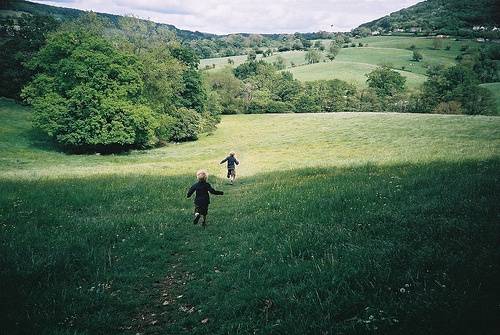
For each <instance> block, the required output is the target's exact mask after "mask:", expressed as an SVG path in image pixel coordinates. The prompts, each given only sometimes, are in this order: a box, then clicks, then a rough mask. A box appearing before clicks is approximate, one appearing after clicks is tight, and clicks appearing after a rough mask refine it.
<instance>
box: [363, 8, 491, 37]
mask: <svg viewBox="0 0 500 335" xmlns="http://www.w3.org/2000/svg"><path fill="white" fill-rule="evenodd" d="M498 26H500V2H498V1H497V0H476V1H470V0H427V1H423V2H420V3H418V4H416V5H414V6H411V7H408V8H405V9H402V10H400V11H397V12H394V13H391V14H389V15H386V16H384V17H382V18H379V19H376V20H373V21H371V22H367V23H364V24H362V25H360V26H359V27H358V28H357V29H355V31H356V30H357V31H359V30H360V29H361V28H368V29H370V30H371V31H377V30H379V31H384V32H390V31H405V32H434V33H442V34H447V35H458V36H460V35H462V36H463V35H465V36H470V35H471V34H473V33H474V32H477V33H478V34H487V33H488V32H492V31H493V29H494V28H495V27H498ZM474 27H476V29H474ZM495 32H496V33H498V30H496V31H493V33H495Z"/></svg>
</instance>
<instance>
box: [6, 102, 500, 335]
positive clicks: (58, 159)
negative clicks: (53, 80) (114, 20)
mask: <svg viewBox="0 0 500 335" xmlns="http://www.w3.org/2000/svg"><path fill="white" fill-rule="evenodd" d="M29 119H30V110H29V109H28V108H24V107H19V106H17V105H14V104H12V103H10V102H8V101H5V100H2V101H1V103H0V127H1V128H0V145H1V146H0V159H1V160H0V169H1V171H2V174H1V177H0V324H2V330H3V331H5V332H6V333H8V334H34V333H37V334H136V333H141V334H188V333H189V334H249V333H254V334H306V333H308V334H326V333H328V334H367V333H370V334H372V333H373V334H494V333H495V331H496V329H498V327H499V326H500V324H499V320H498V317H497V316H498V311H499V310H498V308H499V307H498V301H499V299H500V287H499V282H498V278H499V275H500V253H499V251H498V236H499V234H500V228H499V225H498V219H499V216H500V211H499V207H498V203H499V201H500V196H499V194H500V193H499V191H500V189H499V185H500V184H499V177H500V174H499V171H500V157H499V155H500V130H499V129H500V118H497V117H485V116H478V117H468V116H441V115H401V114H372V113H367V114H360V113H351V114H344V113H339V114H309V115H299V114H287V115H237V116H226V117H224V118H223V121H222V123H221V124H220V126H219V129H218V130H217V131H216V132H214V134H212V135H209V136H204V137H202V138H201V139H200V140H199V141H197V142H193V143H183V144H172V145H169V146H167V147H164V148H159V149H155V150H150V151H133V152H130V153H128V154H122V155H108V156H104V155H100V156H98V155H67V154H64V153H63V152H58V151H55V150H54V148H53V147H52V146H51V145H49V144H47V143H46V142H45V141H43V140H42V139H40V137H39V136H38V135H37V134H36V133H33V131H31V130H30V129H29ZM248 129H251V130H252V131H250V132H249V131H248ZM230 149H235V150H236V151H237V153H238V157H239V158H240V160H241V165H240V166H239V168H238V175H239V177H240V179H238V181H237V183H236V185H234V186H230V185H227V184H226V183H225V182H224V181H223V180H222V179H221V178H222V177H223V174H224V169H223V168H220V167H219V165H218V161H219V160H220V159H221V158H222V157H224V155H225V153H226V152H227V151H228V150H230ZM200 167H204V168H207V169H208V170H209V172H210V173H211V174H212V176H211V177H210V181H211V182H212V184H213V185H214V186H215V188H216V189H221V190H224V191H225V195H224V196H221V197H213V199H212V205H211V209H210V214H209V221H208V227H207V228H206V229H202V228H201V227H199V226H193V225H192V223H191V221H190V220H191V213H192V202H191V200H188V199H185V191H186V189H187V188H188V187H189V186H190V184H191V183H192V182H193V174H194V171H195V170H196V169H198V168H200Z"/></svg>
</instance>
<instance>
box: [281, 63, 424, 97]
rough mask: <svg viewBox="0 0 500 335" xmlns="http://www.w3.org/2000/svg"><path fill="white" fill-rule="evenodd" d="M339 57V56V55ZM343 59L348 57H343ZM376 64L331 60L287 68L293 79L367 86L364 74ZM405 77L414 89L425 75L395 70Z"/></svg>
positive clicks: (420, 83) (375, 66)
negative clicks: (331, 80)
mask: <svg viewBox="0 0 500 335" xmlns="http://www.w3.org/2000/svg"><path fill="white" fill-rule="evenodd" d="M339 58H340V57H339ZM345 59H348V58H347V57H345ZM376 68H377V65H373V64H367V63H360V62H354V61H353V62H351V61H341V60H334V61H333V62H322V63H316V64H311V65H306V66H298V67H294V68H291V69H288V71H290V72H291V73H292V74H293V77H294V78H295V79H298V80H300V81H314V80H330V79H340V80H344V81H346V82H348V83H351V84H354V85H356V86H358V87H368V85H367V83H366V79H367V77H366V74H368V73H370V72H371V71H373V70H375V69H376ZM397 72H399V73H400V74H401V75H402V76H404V77H405V78H406V86H407V87H408V88H410V89H414V88H417V87H419V86H420V85H422V84H423V83H424V82H425V80H426V78H427V77H426V76H425V75H421V74H416V73H412V72H408V71H400V70H397Z"/></svg>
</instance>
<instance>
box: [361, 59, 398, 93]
mask: <svg viewBox="0 0 500 335" xmlns="http://www.w3.org/2000/svg"><path fill="white" fill-rule="evenodd" d="M366 76H367V77H368V79H367V80H366V81H367V83H368V86H369V87H370V88H372V89H373V90H375V92H376V93H377V95H378V96H379V97H385V96H393V95H395V94H396V93H400V92H403V91H404V90H405V83H406V78H405V77H403V76H402V75H401V74H399V72H396V71H394V70H391V69H390V68H388V67H384V66H383V67H378V68H376V69H375V70H373V71H372V72H370V73H368V74H367V75H366Z"/></svg>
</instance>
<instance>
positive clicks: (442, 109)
mask: <svg viewBox="0 0 500 335" xmlns="http://www.w3.org/2000/svg"><path fill="white" fill-rule="evenodd" d="M432 112H433V113H436V114H463V110H462V104H460V102H458V101H449V102H440V103H439V104H438V105H437V106H436V107H435V108H434V109H433V110H432Z"/></svg>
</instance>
